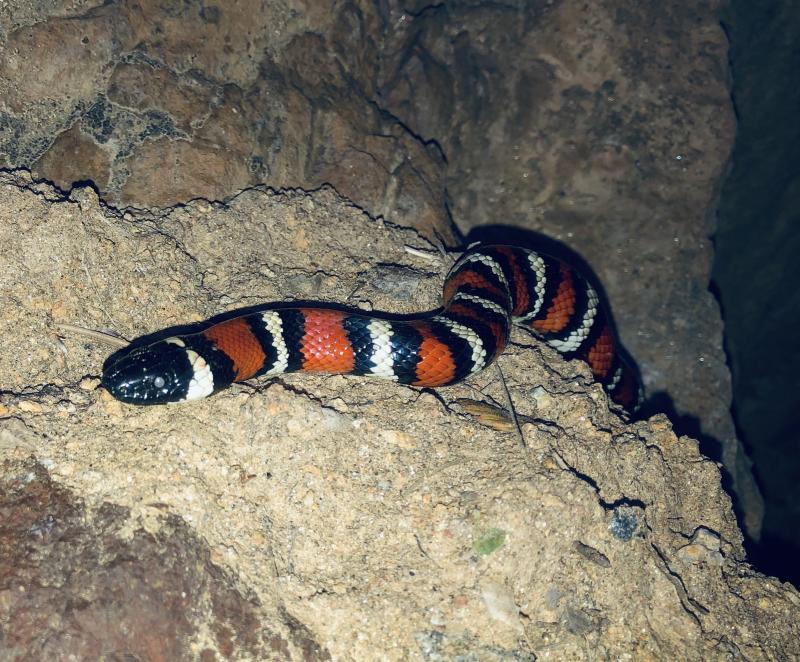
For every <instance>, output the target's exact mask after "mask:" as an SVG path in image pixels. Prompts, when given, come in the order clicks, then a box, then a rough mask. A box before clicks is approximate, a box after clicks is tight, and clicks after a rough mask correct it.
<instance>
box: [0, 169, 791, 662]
mask: <svg viewBox="0 0 800 662" xmlns="http://www.w3.org/2000/svg"><path fill="white" fill-rule="evenodd" d="M0 187H2V198H0V199H2V201H3V203H2V206H3V215H4V219H5V220H4V222H3V223H2V224H0V253H2V259H0V292H2V293H3V297H4V305H3V306H2V307H0V333H2V336H3V338H4V342H3V344H2V346H0V374H2V375H3V377H4V384H3V391H2V393H0V406H2V407H7V408H8V411H9V412H10V413H11V415H10V416H8V417H5V418H0V461H2V462H3V464H2V470H0V471H1V472H0V509H1V510H2V512H3V514H4V516H3V517H2V518H0V537H2V540H3V541H4V544H3V545H0V567H2V568H5V569H6V572H5V573H4V574H1V575H0V637H2V639H3V641H4V646H5V647H6V649H8V650H11V651H13V655H15V656H17V657H21V658H42V657H53V656H54V655H56V654H61V653H62V652H66V653H67V654H70V653H71V654H73V655H75V656H76V657H79V658H87V657H88V658H91V657H97V654H98V653H97V652H98V651H109V650H113V651H115V654H117V655H118V656H121V657H124V656H135V657H138V658H141V659H149V657H148V656H152V654H151V653H150V652H149V651H152V650H158V651H165V653H164V654H165V655H167V656H168V657H170V658H180V657H187V656H189V657H191V656H196V657H200V658H201V659H245V658H248V659H253V658H256V659H263V658H269V657H281V658H286V657H289V658H304V659H312V660H313V659H327V658H328V657H330V658H331V659H333V658H336V659H370V658H373V657H375V656H376V654H377V655H381V654H383V655H385V656H386V657H388V658H390V659H408V658H413V657H419V656H421V657H425V658H428V659H452V658H455V657H457V656H462V657H464V659H488V660H493V659H496V660H501V659H521V660H533V659H540V658H541V657H543V656H545V655H548V654H549V655H551V656H557V657H569V658H573V659H594V658H595V657H596V656H597V652H598V651H603V654H604V655H606V656H608V657H612V658H621V657H624V656H630V655H636V656H640V657H650V658H653V659H665V658H666V659H669V658H686V657H688V658H692V659H720V658H724V657H728V656H733V655H738V656H740V657H744V658H749V659H762V658H766V659H792V658H794V657H797V656H798V655H800V647H798V641H800V626H798V624H799V623H800V596H799V595H798V593H797V591H796V590H795V589H794V588H792V587H791V586H789V585H788V584H782V583H780V582H779V581H777V580H775V579H773V578H769V577H764V576H763V575H760V574H758V573H757V572H755V571H754V570H753V569H752V568H751V567H750V566H749V565H748V564H747V562H746V559H745V556H744V552H743V549H742V537H741V533H740V531H739V529H738V527H737V524H736V519H735V517H734V515H733V512H732V510H731V503H730V499H729V497H728V496H727V495H726V494H725V492H724V491H723V490H722V487H721V479H720V473H719V469H718V467H717V465H716V464H715V463H713V462H711V461H709V460H707V459H706V458H704V457H703V456H702V455H701V454H700V452H699V450H698V444H697V442H696V441H695V440H693V439H690V438H688V437H678V436H676V435H675V434H674V432H673V431H672V428H671V426H670V424H669V422H668V420H667V419H666V418H664V417H654V418H652V419H650V420H646V421H640V422H637V423H635V424H632V425H628V424H626V423H625V422H624V421H623V420H622V419H620V418H619V417H618V416H617V415H616V414H615V413H613V412H611V411H609V409H608V407H607V400H606V398H605V396H604V395H603V393H602V391H601V390H600V388H599V387H598V386H597V385H594V384H591V380H590V379H589V375H588V370H587V369H586V368H585V367H584V366H582V365H580V364H578V363H574V362H573V363H565V362H564V361H562V360H561V359H560V358H559V357H558V356H556V355H555V354H554V353H553V352H550V351H547V350H546V349H543V348H541V347H540V346H538V344H537V345H534V346H533V347H532V348H528V347H522V346H515V345H512V346H511V347H509V348H508V350H507V352H506V353H505V354H504V355H503V357H501V359H500V366H501V368H502V370H503V374H504V376H505V381H506V384H507V386H508V388H509V391H510V394H511V397H512V399H513V402H514V403H515V408H516V409H517V410H518V413H519V415H520V417H521V420H523V421H525V423H524V425H523V434H524V439H525V445H524V446H523V445H522V444H521V443H520V440H519V438H518V436H517V432H516V431H515V430H514V431H510V432H502V431H500V430H498V429H495V428H494V427H490V426H484V425H481V424H480V422H479V421H480V419H476V418H472V417H471V416H469V415H468V414H466V413H461V412H462V409H461V408H459V407H458V405H457V402H462V401H463V400H464V399H466V398H470V397H472V398H473V399H474V398H475V394H476V393H480V394H481V396H482V397H483V398H485V399H486V400H487V401H488V402H497V403H502V402H504V397H505V396H504V393H503V387H502V386H501V384H500V383H499V381H498V379H497V374H496V372H495V371H494V370H493V369H490V370H487V371H485V372H484V373H481V374H479V375H476V376H474V377H473V378H471V379H470V380H469V381H468V382H467V383H466V384H462V385H457V386H453V387H449V388H446V389H439V390H438V391H437V392H436V394H435V395H434V394H433V393H423V394H420V393H419V392H418V391H417V390H416V389H413V388H410V387H403V386H399V385H396V384H392V383H388V382H381V381H379V380H371V379H367V378H361V377H343V376H339V377H326V376H315V375H300V374H295V375H284V376H282V377H281V378H280V379H273V380H255V381H253V382H252V383H248V384H243V385H238V386H234V387H232V388H231V389H228V390H227V391H224V392H222V393H220V394H218V395H217V396H214V397H212V398H209V399H206V400H202V401H199V402H196V403H193V404H188V405H185V406H174V407H150V408H137V407H132V406H128V405H122V404H121V403H118V402H116V401H112V400H110V399H109V398H108V396H107V395H104V392H103V391H102V389H96V390H88V389H84V388H82V387H81V383H82V380H92V379H96V378H97V377H98V376H99V375H100V372H101V366H102V363H103V360H104V359H105V357H106V356H107V355H108V354H109V353H110V352H111V351H113V349H112V348H110V347H105V346H103V345H102V344H100V343H99V342H98V340H97V339H96V337H94V336H93V337H85V336H82V335H80V334H79V333H78V332H76V331H72V332H70V333H67V332H65V331H62V332H61V338H62V340H61V341H60V342H61V343H63V346H64V347H65V348H66V351H67V353H66V357H65V362H64V363H63V364H59V363H57V362H56V361H54V360H53V357H54V356H56V355H60V356H62V357H64V356H65V355H64V351H63V349H62V348H61V347H60V346H59V343H58V342H56V340H55V339H54V338H53V336H52V334H51V330H52V328H53V326H54V325H55V324H59V323H69V324H72V325H73V326H75V327H84V328H87V329H92V330H96V331H103V330H104V329H108V330H112V331H115V332H117V333H118V334H120V335H122V336H124V337H127V338H133V337H136V336H138V335H140V334H143V333H147V332H151V331H154V330H157V329H160V328H163V327H165V326H169V325H174V324H181V323H184V322H186V321H189V320H193V319H202V318H205V317H209V316H211V315H213V314H215V313H219V312H222V310H223V309H231V308H236V307H238V306H245V305H251V304H253V303H256V302H265V301H280V300H283V299H285V297H286V296H287V287H286V284H287V282H288V279H290V278H292V277H294V276H297V275H300V274H305V275H306V276H307V277H309V278H310V277H312V276H313V275H314V274H316V273H325V274H327V275H328V276H329V277H330V278H329V277H326V278H323V279H322V281H321V282H320V291H319V296H320V298H321V299H324V300H327V301H339V302H341V303H346V302H347V296H348V293H350V292H353V291H355V290H356V288H357V287H358V285H359V284H360V283H363V282H365V280H366V279H367V278H368V274H369V271H370V265H374V264H377V263H378V262H384V263H391V264H395V265H398V266H400V267H402V268H403V269H408V270H427V269H431V263H430V262H429V261H428V260H426V259H425V258H423V257H420V254H424V252H425V251H429V250H430V246H429V245H428V244H427V242H425V241H424V240H423V239H421V238H420V237H419V236H418V235H417V234H416V233H415V232H414V231H412V230H409V229H402V228H398V227H394V226H389V225H387V224H381V223H379V222H376V221H374V220H371V219H370V218H369V217H368V216H367V215H365V214H364V213H363V212H361V211H359V210H358V209H355V208H354V207H353V206H352V205H351V204H350V203H349V202H348V201H346V200H343V199H342V198H340V197H339V196H337V195H336V194H335V193H334V192H333V191H332V190H330V189H323V190H320V191H318V192H315V193H313V194H307V193H303V192H284V193H275V192H272V191H268V190H250V191H247V192H245V193H242V194H241V195H239V196H237V197H235V198H234V199H233V200H231V201H230V203H229V204H228V205H226V206H220V205H212V207H211V209H209V208H208V206H207V205H206V203H202V202H198V203H189V204H187V205H185V206H179V207H176V208H174V209H169V210H164V211H163V213H160V214H158V215H149V214H145V213H141V212H134V211H131V212H130V214H131V216H130V218H129V219H125V218H122V217H121V216H119V215H118V214H116V213H115V212H114V211H113V210H109V209H108V208H107V207H105V206H104V205H102V204H101V203H100V202H99V201H98V200H96V199H93V198H92V196H78V197H79V198H80V200H81V202H80V203H79V202H78V200H77V199H76V198H67V199H64V198H63V196H60V195H58V192H57V191H55V190H53V189H50V188H49V187H47V186H43V185H33V184H32V183H31V182H30V180H29V178H27V177H26V176H25V174H24V173H0ZM309 203H313V209H314V214H313V216H311V215H309V214H308V213H307V211H306V210H307V209H308V208H309ZM319 224H323V225H324V226H325V227H327V228H328V232H326V233H325V234H324V235H323V234H321V233H319V232H315V228H317V227H318V225H319ZM298 237H301V238H302V241H303V242H304V244H305V246H306V248H305V250H304V251H302V252H301V251H298V249H297V241H298ZM406 246H411V247H412V248H415V249H418V251H419V253H418V252H417V251H416V250H415V251H412V252H409V251H407V250H406V248H405V247H406ZM445 271H446V265H444V264H443V265H442V269H441V272H442V275H443V273H444V272H445ZM265 273H270V274H272V275H271V276H266V275H264V274H265ZM211 274H213V275H214V278H211V277H210V275H211ZM334 276H335V278H332V277H334ZM440 294H441V279H440V278H429V279H422V280H420V281H419V283H418V285H417V293H416V296H415V298H414V300H411V301H408V300H406V298H405V295H404V293H403V292H398V291H388V292H383V293H382V292H380V291H379V290H375V291H374V292H371V293H370V297H371V298H373V299H374V304H375V308H376V309H379V310H384V311H390V312H400V313H411V312H415V311H419V310H423V309H426V308H433V307H435V305H436V304H437V302H438V299H439V296H440ZM223 296H226V297H227V299H225V301H227V303H225V304H223V303H221V302H222V301H223ZM54 299H58V302H59V307H58V308H57V309H55V308H54V307H53V300H54ZM525 344H526V345H528V344H531V341H530V340H529V339H526V343H525ZM20 357H25V360H20ZM83 383H84V384H87V385H88V384H91V383H92V382H91V381H87V382H83ZM537 389H542V391H537ZM537 392H538V393H542V392H546V393H547V394H548V400H547V405H548V406H547V408H546V409H544V408H543V404H544V403H543V401H540V402H539V403H538V404H537V402H536V400H535V398H533V397H529V396H530V394H532V393H537ZM23 395H24V398H23V397H22V396H23ZM20 399H23V400H24V401H28V402H34V403H37V404H38V405H39V406H40V410H39V411H35V412H34V411H24V410H22V409H19V408H18V407H17V403H18V402H19V401H20ZM540 400H541V398H540ZM67 404H68V405H71V407H65V405H67ZM112 404H113V405H114V406H113V407H112V406H111V405H112ZM451 404H452V405H454V406H452V407H451ZM615 521H616V522H617V523H616V524H614V522H615ZM633 523H635V527H634V526H633ZM623 534H624V535H623ZM576 541H579V543H580V544H579V545H576ZM693 546H694V547H693ZM687 547H689V548H690V549H688V550H687ZM699 547H702V548H703V549H705V550H706V552H707V554H706V556H705V560H699V561H698V559H700V556H698V553H699Z"/></svg>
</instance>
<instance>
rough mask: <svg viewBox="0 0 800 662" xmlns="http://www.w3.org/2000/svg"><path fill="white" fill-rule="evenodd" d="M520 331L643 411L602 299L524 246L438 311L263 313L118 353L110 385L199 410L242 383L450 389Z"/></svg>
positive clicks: (144, 401) (460, 276) (460, 281)
mask: <svg viewBox="0 0 800 662" xmlns="http://www.w3.org/2000/svg"><path fill="white" fill-rule="evenodd" d="M511 324H518V325H521V326H523V327H526V328H528V329H529V330H532V331H533V332H534V333H535V334H536V335H538V336H539V337H540V338H541V339H542V340H544V341H545V342H546V343H547V344H549V345H550V346H551V347H553V348H555V349H556V350H558V351H559V352H561V353H562V354H563V355H565V356H566V357H568V358H573V357H575V358H580V359H582V360H584V361H586V362H587V363H588V364H589V367H590V368H591V370H592V373H593V374H594V376H595V379H596V380H597V381H599V382H601V383H602V384H603V385H604V386H605V388H606V390H607V391H608V393H609V395H610V396H611V398H612V399H613V400H614V401H615V402H617V403H618V404H620V405H622V406H623V407H625V408H626V409H628V410H629V411H634V410H635V409H636V408H637V407H638V405H639V403H640V401H641V393H642V392H641V386H640V382H639V380H638V376H637V374H636V371H635V370H634V369H633V367H632V366H631V365H630V363H629V362H627V361H626V360H625V358H624V356H623V353H622V352H621V348H620V346H619V343H618V341H617V339H616V337H615V334H614V332H613V329H612V325H611V323H610V318H609V316H608V313H607V310H606V306H605V305H604V303H603V302H602V301H601V300H600V296H599V295H598V292H597V290H596V289H595V288H594V287H592V285H591V284H590V283H589V281H587V280H586V278H584V277H583V276H582V275H581V274H580V273H579V272H578V271H577V270H576V269H575V268H573V267H572V266H570V265H569V264H567V263H566V262H564V261H562V260H560V259H557V258H555V257H552V256H549V255H545V254H543V253H541V252H538V251H533V250H528V249H524V248H517V247H512V246H476V247H474V248H471V249H470V250H468V251H467V252H466V253H464V254H463V255H462V256H461V258H460V259H459V260H458V261H457V262H456V263H455V264H454V265H453V268H452V269H451V270H450V273H449V274H448V276H447V278H446V280H445V283H444V297H443V307H442V308H441V309H440V310H438V311H435V312H432V313H425V314H421V315H418V316H414V317H410V318H403V319H391V318H388V317H376V316H372V315H364V314H355V313H353V312H351V311H348V310H345V309H340V308H335V307H327V308H321V307H297V308H286V307H281V306H275V305H271V306H263V307H261V308H259V309H257V310H256V311H251V312H248V313H247V314H244V315H240V316H238V317H232V318H230V319H226V320H225V321H222V322H218V323H216V324H211V325H210V326H207V328H205V329H204V330H202V331H199V332H197V333H192V334H186V335H176V336H171V337H168V338H165V339H162V340H158V341H156V342H153V343H151V344H147V345H140V346H136V347H133V348H132V349H130V350H129V351H123V352H121V353H118V354H117V355H114V356H112V357H110V359H109V361H107V362H106V366H105V368H104V371H103V380H102V383H103V386H104V387H105V388H106V389H107V390H108V391H109V392H110V393H111V394H112V395H113V396H114V397H116V398H118V399H119V400H122V401H123V402H127V403H132V404H140V405H151V404H163V403H172V402H183V401H187V400H197V399H200V398H205V397H207V396H209V395H211V394H213V393H216V392H218V391H220V390H222V389H224V388H226V387H228V386H230V385H231V384H232V383H234V382H241V381H245V380H248V379H251V378H253V377H259V376H272V375H279V374H282V373H286V372H294V371H305V372H317V373H331V374H351V375H367V376H373V377H381V378H384V379H390V380H394V381H397V382H399V383H402V384H411V385H414V386H419V387H437V386H447V385H449V384H454V383H456V382H458V381H460V380H462V379H464V378H466V377H468V376H469V375H471V374H473V373H476V372H478V371H480V370H483V369H484V368H485V367H486V366H488V365H489V364H490V363H492V361H494V359H495V358H496V357H497V356H499V355H500V354H501V353H502V351H503V349H504V348H505V346H506V344H507V343H508V338H509V331H510V328H511Z"/></svg>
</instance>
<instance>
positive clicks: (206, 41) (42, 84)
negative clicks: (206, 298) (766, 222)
mask: <svg viewBox="0 0 800 662" xmlns="http://www.w3.org/2000/svg"><path fill="white" fill-rule="evenodd" d="M11 4H12V5H13V6H14V10H13V11H7V12H5V13H3V8H2V7H0V100H2V102H1V103H2V106H0V158H4V160H5V163H6V164H7V165H11V166H23V167H32V168H33V169H34V172H35V173H36V174H37V175H38V176H40V177H44V178H46V179H48V180H50V181H51V182H55V183H56V184H58V185H59V186H60V187H61V188H63V189H64V190H68V189H69V187H70V185H71V184H72V183H73V182H76V181H78V182H80V181H86V180H91V181H93V182H94V183H95V185H96V186H97V188H98V190H100V192H101V194H102V196H103V197H104V198H105V199H107V200H109V201H110V202H112V203H113V204H115V205H117V206H119V205H130V206H134V207H153V206H163V205H169V204H173V203H176V202H185V201H187V200H190V199H195V198H205V199H209V200H225V199H227V198H229V197H230V196H232V195H235V194H236V192H237V191H239V190H241V189H242V188H245V187H247V186H251V185H257V184H267V185H270V186H273V187H276V188H277V187H302V188H304V189H306V190H308V189H314V188H317V187H319V186H320V185H322V184H326V183H327V184H332V185H333V186H335V188H336V189H337V190H338V191H339V192H340V193H342V194H343V195H345V196H347V197H348V198H349V199H350V200H352V201H353V202H354V203H355V204H357V205H359V206H360V207H362V208H363V209H365V210H367V211H368V212H369V213H371V214H372V215H373V216H379V215H380V216H383V217H384V218H386V219H387V220H389V221H391V222H394V223H399V224H402V225H406V226H411V227H415V228H417V229H419V230H421V231H422V232H423V233H424V234H426V236H429V237H433V236H435V235H437V236H439V237H441V239H442V240H443V241H444V242H445V243H447V244H451V245H452V244H454V243H456V242H457V236H456V235H457V232H456V231H455V229H454V228H453V227H452V226H451V224H450V222H449V214H448V211H447V209H446V206H445V200H446V199H447V200H448V201H449V204H450V207H451V208H452V211H453V219H454V220H455V222H456V223H457V225H458V227H459V228H460V229H461V230H462V231H463V232H467V231H469V230H471V229H473V228H475V227H476V226H482V225H485V224H497V223H502V224H507V225H513V226H514V227H517V228H526V229H529V230H536V231H540V232H543V233H544V234H546V235H547V236H549V237H554V238H556V239H560V240H563V241H565V242H566V243H568V244H569V245H570V246H572V247H573V248H575V249H576V250H577V251H579V252H580V253H581V254H582V255H583V256H584V257H585V258H586V259H587V260H588V262H589V263H590V264H591V266H592V267H593V268H594V270H595V271H596V272H597V273H598V274H599V276H600V277H601V280H602V282H603V284H604V286H605V288H606V290H607V291H608V294H609V297H610V300H611V302H612V304H613V307H614V310H615V313H616V319H617V322H618V324H619V326H620V330H621V334H622V337H623V340H624V342H625V344H626V346H627V347H628V348H629V349H630V350H631V352H632V353H633V354H634V356H635V358H636V359H637V361H638V363H639V366H640V367H641V369H642V372H643V376H644V378H645V382H646V385H647V387H648V391H649V393H650V395H656V396H657V405H656V406H655V408H654V410H657V411H668V412H669V413H670V414H671V415H672V417H673V419H675V420H676V421H680V423H681V425H682V428H684V429H688V430H690V431H692V432H693V433H694V434H695V435H696V436H698V437H699V438H700V439H701V440H702V441H703V443H704V450H706V452H708V453H711V454H713V455H715V457H717V458H719V459H721V460H722V461H723V462H724V464H725V466H726V468H727V471H728V473H729V474H730V476H731V477H732V479H733V485H732V487H733V489H734V490H735V492H736V494H737V495H738V497H739V499H740V506H741V507H742V509H743V511H744V514H745V519H744V522H745V524H746V527H747V529H748V531H749V533H750V535H751V536H752V537H753V538H757V537H758V535H759V531H760V523H761V519H762V505H761V499H760V496H759V493H758V489H757V487H756V486H755V483H754V482H753V479H752V476H751V474H750V469H749V463H748V460H747V458H746V457H745V455H744V453H743V452H742V450H741V447H740V444H739V442H738V440H737V438H736V434H735V430H734V426H733V423H732V421H731V417H730V413H729V408H730V399H731V393H730V392H731V387H730V376H729V373H728V369H727V366H726V363H725V357H724V354H723V352H722V324H721V320H720V315H719V309H718V306H717V303H716V301H715V299H714V297H713V296H712V295H711V293H710V292H709V291H708V284H709V272H710V264H711V258H712V246H711V243H710V240H709V237H710V236H711V235H712V234H713V232H714V227H715V220H714V217H713V211H712V210H713V208H714V205H715V201H716V191H717V188H718V183H719V179H720V177H721V173H722V172H723V170H724V167H725V164H726V162H727V158H728V153H729V150H730V148H731V144H732V140H733V132H734V116H733V111H732V107H731V102H730V98H729V90H728V71H727V43H726V40H725V36H724V34H723V32H722V29H721V27H720V25H719V21H718V19H717V16H716V11H717V7H718V4H719V3H718V2H717V1H716V0H714V1H712V2H704V3H699V4H698V5H697V6H693V7H690V8H689V7H687V6H686V3H684V2H678V1H675V0H673V1H671V2H666V3H658V4H652V3H640V4H637V5H632V4H631V3H630V2H622V1H612V2H606V3H593V4H588V5H587V4H586V3H583V2H576V1H574V0H566V1H561V2H552V0H537V1H535V2H531V1H530V0H513V1H511V2H505V3H494V2H481V1H478V0H470V1H468V2H459V3H438V4H430V3H422V2H398V1H395V0H392V1H390V2H380V3H378V2H370V1H369V0H351V1H348V2H344V3H340V4H338V5H337V8H336V11H329V9H328V8H324V9H323V7H322V5H321V4H320V3H314V2H303V1H301V0H296V1H291V2H289V1H287V2H281V3H265V2H263V1H261V0H236V1H234V2H226V3H219V4H217V5H210V4H208V3H206V2H202V1H200V0H190V1H187V2H183V3H180V4H175V3H163V2H159V1H157V0H136V1H133V0H120V1H116V2H110V3H106V2H100V1H98V0H94V1H92V0H83V1H81V2H73V1H70V2H67V1H66V0H52V2H49V3H33V2H30V3H29V2H25V1H20V2H16V3H11ZM54 49H57V52H58V53H59V56H58V57H53V56H52V54H53V52H54ZM445 159H446V163H445ZM0 162H2V161H0Z"/></svg>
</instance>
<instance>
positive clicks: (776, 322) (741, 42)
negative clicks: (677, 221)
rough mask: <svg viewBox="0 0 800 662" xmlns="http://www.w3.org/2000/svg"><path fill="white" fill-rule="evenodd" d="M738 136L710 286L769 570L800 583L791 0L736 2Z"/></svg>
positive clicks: (751, 547) (799, 239) (799, 275)
mask: <svg viewBox="0 0 800 662" xmlns="http://www.w3.org/2000/svg"><path fill="white" fill-rule="evenodd" d="M722 21H723V23H722V24H723V27H724V28H725V31H726V33H727V35H728V38H729V39H730V65H731V71H732V74H733V90H732V97H733V102H734V107H735V110H736V115H737V119H738V132H737V137H736V144H735V146H734V151H733V156H732V166H731V169H730V172H729V174H728V177H727V179H726V181H725V183H724V185H723V188H722V191H721V196H720V203H719V209H718V229H717V233H716V235H715V237H714V246H715V262H714V268H713V273H712V288H711V291H712V292H713V293H714V294H715V295H716V296H717V299H718V300H719V302H720V307H721V310H722V316H723V320H724V322H725V351H726V353H727V356H728V364H729V366H730V369H731V374H732V377H733V407H732V413H733V417H734V421H735V423H736V426H737V434H738V436H739V438H740V439H741V440H742V442H743V444H744V446H745V448H746V449H747V451H748V454H749V455H750V457H751V459H752V460H753V462H754V474H755V477H756V480H757V482H758V484H759V488H760V489H761V492H762V494H763V497H764V507H765V513H764V521H763V528H762V537H761V540H760V541H754V540H748V541H746V548H747V551H748V555H749V558H750V559H751V561H752V562H753V563H754V564H755V565H756V567H757V568H758V569H759V570H761V571H762V572H765V573H768V574H772V575H775V576H777V577H778V578H780V579H782V580H788V581H791V582H793V583H794V584H795V585H800V566H799V565H798V559H800V453H798V450H799V449H800V426H798V422H800V414H798V412H800V389H799V388H798V383H800V377H799V375H800V351H798V346H797V345H798V343H797V338H798V331H797V330H798V328H800V259H799V258H798V256H800V166H798V159H797V155H798V154H800V122H798V121H797V111H798V109H799V108H800V85H798V84H797V83H798V78H797V72H798V71H800V12H799V11H798V9H797V5H796V3H793V2H791V1H790V0H764V1H763V2H749V1H748V0H732V2H731V3H730V4H729V5H728V7H727V9H726V10H725V13H724V15H723V16H722Z"/></svg>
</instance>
